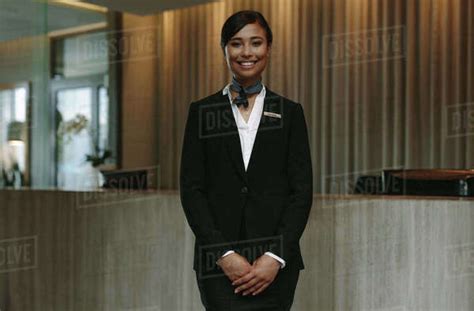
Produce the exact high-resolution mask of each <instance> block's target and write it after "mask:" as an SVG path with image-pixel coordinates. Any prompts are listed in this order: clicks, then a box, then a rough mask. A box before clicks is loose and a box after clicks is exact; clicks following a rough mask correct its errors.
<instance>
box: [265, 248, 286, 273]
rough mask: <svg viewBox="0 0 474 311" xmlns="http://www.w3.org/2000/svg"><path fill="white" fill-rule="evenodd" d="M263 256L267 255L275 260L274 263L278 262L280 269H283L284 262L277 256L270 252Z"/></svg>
mask: <svg viewBox="0 0 474 311" xmlns="http://www.w3.org/2000/svg"><path fill="white" fill-rule="evenodd" d="M264 255H268V256H270V257H272V258H273V259H275V260H276V261H278V262H279V263H280V264H281V267H280V269H283V268H284V267H285V266H286V262H285V261H284V260H283V259H282V258H280V257H278V256H277V255H275V254H273V253H272V252H265V254H264Z"/></svg>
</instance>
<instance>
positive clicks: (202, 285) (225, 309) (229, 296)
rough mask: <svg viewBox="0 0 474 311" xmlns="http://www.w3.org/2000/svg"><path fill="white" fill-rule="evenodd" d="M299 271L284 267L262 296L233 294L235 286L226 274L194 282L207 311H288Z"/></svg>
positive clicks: (198, 279)
mask: <svg viewBox="0 0 474 311" xmlns="http://www.w3.org/2000/svg"><path fill="white" fill-rule="evenodd" d="M298 278H299V270H297V269H292V268H291V267H290V266H286V267H285V268H283V269H281V270H280V271H279V272H278V274H277V276H276V278H275V280H273V282H272V283H271V284H270V286H269V287H267V288H266V289H265V290H264V291H263V292H262V293H260V294H258V295H256V296H252V295H247V296H242V293H238V294H234V289H235V287H234V286H232V283H231V281H230V280H229V279H228V278H227V276H226V275H220V276H215V277H211V278H201V279H200V278H199V276H198V273H196V279H197V283H198V287H199V292H200V294H201V301H202V304H203V305H204V307H205V308H206V311H289V310H290V309H291V305H292V304H293V298H294V294H295V289H296V284H297V283H298Z"/></svg>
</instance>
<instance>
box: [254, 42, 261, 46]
mask: <svg viewBox="0 0 474 311" xmlns="http://www.w3.org/2000/svg"><path fill="white" fill-rule="evenodd" d="M252 45H253V46H260V45H262V41H255V42H253V43H252Z"/></svg>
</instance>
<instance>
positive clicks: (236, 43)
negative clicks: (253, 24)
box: [230, 42, 240, 48]
mask: <svg viewBox="0 0 474 311" xmlns="http://www.w3.org/2000/svg"><path fill="white" fill-rule="evenodd" d="M230 45H231V46H233V47H235V48H236V47H239V46H240V43H239V42H232V43H231V44H230Z"/></svg>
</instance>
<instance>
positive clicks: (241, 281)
mask: <svg viewBox="0 0 474 311" xmlns="http://www.w3.org/2000/svg"><path fill="white" fill-rule="evenodd" d="M254 277H255V272H254V271H253V270H251V271H250V272H249V273H247V274H245V275H244V276H242V277H241V278H239V279H238V280H236V281H234V282H232V285H234V286H239V285H242V284H244V283H247V282H248V281H250V280H251V279H253V278H254Z"/></svg>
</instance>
